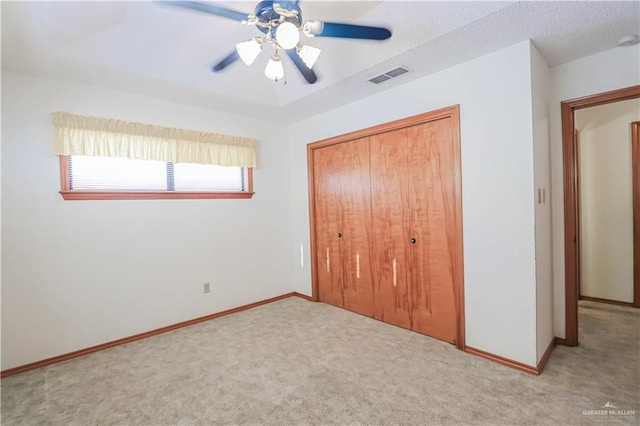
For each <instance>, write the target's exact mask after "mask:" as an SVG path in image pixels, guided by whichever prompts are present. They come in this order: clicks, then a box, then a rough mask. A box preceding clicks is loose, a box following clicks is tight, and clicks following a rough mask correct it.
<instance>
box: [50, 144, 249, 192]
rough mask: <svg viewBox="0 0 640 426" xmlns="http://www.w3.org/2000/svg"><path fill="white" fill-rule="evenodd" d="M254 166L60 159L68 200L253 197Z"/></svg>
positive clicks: (123, 159)
mask: <svg viewBox="0 0 640 426" xmlns="http://www.w3.org/2000/svg"><path fill="white" fill-rule="evenodd" d="M252 174H253V173H252V168H250V167H225V166H214V165H209V164H190V163H171V162H168V163H165V162H162V161H151V160H132V159H128V158H115V157H99V156H79V155H61V156H60V175H61V186H62V190H61V191H60V193H61V194H62V197H63V198H64V199H65V200H127V199H165V198H173V199H176V198H178V199H180V198H182V199H186V198H251V196H252V195H253V181H252Z"/></svg>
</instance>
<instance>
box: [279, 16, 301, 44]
mask: <svg viewBox="0 0 640 426" xmlns="http://www.w3.org/2000/svg"><path fill="white" fill-rule="evenodd" d="M276 41H277V42H278V45H279V46H280V47H281V48H283V49H284V50H289V49H293V48H294V47H296V46H297V45H298V42H299V41H300V32H299V31H298V27H296V26H295V25H293V24H292V23H291V22H283V23H282V24H280V25H278V29H276Z"/></svg>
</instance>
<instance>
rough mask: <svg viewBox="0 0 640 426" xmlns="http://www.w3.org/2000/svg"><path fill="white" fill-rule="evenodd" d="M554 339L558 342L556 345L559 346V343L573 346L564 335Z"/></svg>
mask: <svg viewBox="0 0 640 426" xmlns="http://www.w3.org/2000/svg"><path fill="white" fill-rule="evenodd" d="M553 340H554V341H555V342H556V346H558V345H562V346H571V345H569V344H567V339H564V338H562V337H554V338H553Z"/></svg>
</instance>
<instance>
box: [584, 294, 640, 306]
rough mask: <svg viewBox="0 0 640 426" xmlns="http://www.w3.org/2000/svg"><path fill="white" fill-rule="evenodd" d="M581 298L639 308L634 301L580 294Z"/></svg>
mask: <svg viewBox="0 0 640 426" xmlns="http://www.w3.org/2000/svg"><path fill="white" fill-rule="evenodd" d="M579 299H580V300H588V301H590V302H598V303H608V304H609V305H618V306H627V307H630V308H637V307H638V306H636V305H635V304H634V303H633V302H621V301H619V300H611V299H602V298H600V297H591V296H580V297H579Z"/></svg>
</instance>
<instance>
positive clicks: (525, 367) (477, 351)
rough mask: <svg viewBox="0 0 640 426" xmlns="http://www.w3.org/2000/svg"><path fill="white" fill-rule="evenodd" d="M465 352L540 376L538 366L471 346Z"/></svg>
mask: <svg viewBox="0 0 640 426" xmlns="http://www.w3.org/2000/svg"><path fill="white" fill-rule="evenodd" d="M547 351H549V349H547ZM465 352H467V353H470V354H472V355H477V356H479V357H482V358H485V359H488V360H490V361H493V362H497V363H498V364H502V365H504V366H507V367H511V368H515V369H516V370H520V371H524V372H525V373H529V374H533V375H535V376H538V375H539V374H540V371H538V367H537V366H536V367H533V366H531V365H528V364H524V363H522V362H518V361H514V360H512V359H509V358H505V357H502V356H500V355H496V354H492V353H491V352H485V351H481V350H480V349H476V348H472V347H471V346H467V347H466V348H465ZM545 355H546V352H545ZM550 355H551V352H549V356H550ZM543 358H544V357H543ZM547 358H548V357H547ZM541 361H542V360H541ZM545 362H546V361H545Z"/></svg>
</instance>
